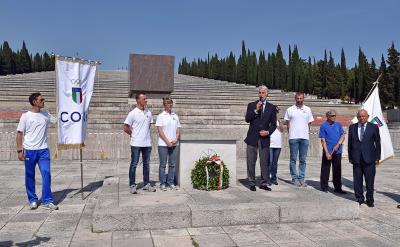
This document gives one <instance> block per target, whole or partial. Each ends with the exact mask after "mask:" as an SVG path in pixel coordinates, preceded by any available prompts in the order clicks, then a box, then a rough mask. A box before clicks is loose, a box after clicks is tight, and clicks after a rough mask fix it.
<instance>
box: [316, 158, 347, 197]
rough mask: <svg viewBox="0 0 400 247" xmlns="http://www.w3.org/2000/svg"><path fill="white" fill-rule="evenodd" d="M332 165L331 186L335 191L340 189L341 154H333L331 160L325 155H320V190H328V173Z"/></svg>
mask: <svg viewBox="0 0 400 247" xmlns="http://www.w3.org/2000/svg"><path fill="white" fill-rule="evenodd" d="M331 164H332V177H333V186H334V187H335V190H341V189H342V154H333V155H332V159H331V160H328V159H327V158H326V155H325V154H323V155H322V162H321V177H320V183H321V190H328V188H329V185H328V181H329V173H330V171H331Z"/></svg>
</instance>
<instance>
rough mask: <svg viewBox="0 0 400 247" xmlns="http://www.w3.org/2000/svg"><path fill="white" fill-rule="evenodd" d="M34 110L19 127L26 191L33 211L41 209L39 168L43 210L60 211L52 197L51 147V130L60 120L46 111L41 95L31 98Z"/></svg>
mask: <svg viewBox="0 0 400 247" xmlns="http://www.w3.org/2000/svg"><path fill="white" fill-rule="evenodd" d="M29 103H30V104H31V105H32V109H31V110H30V111H27V112H25V113H23V114H22V116H21V119H20V121H19V124H18V127H17V138H16V141H17V153H18V159H19V160H21V161H25V188H26V193H27V195H28V200H29V207H30V208H31V209H37V208H38V197H37V195H36V192H35V167H36V164H38V165H39V170H40V174H41V175H42V206H43V207H44V208H46V209H50V210H58V206H56V205H54V203H53V196H52V194H51V175H50V152H49V148H48V144H47V128H48V125H49V123H56V121H57V120H56V119H55V118H54V117H53V116H52V115H51V114H49V113H48V112H47V111H45V110H42V108H44V98H43V97H42V95H41V94H40V93H33V94H31V96H29Z"/></svg>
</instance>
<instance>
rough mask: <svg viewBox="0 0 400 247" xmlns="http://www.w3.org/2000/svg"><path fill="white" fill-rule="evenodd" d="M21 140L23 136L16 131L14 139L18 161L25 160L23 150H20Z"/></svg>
mask: <svg viewBox="0 0 400 247" xmlns="http://www.w3.org/2000/svg"><path fill="white" fill-rule="evenodd" d="M23 138H24V134H23V133H22V132H21V131H17V137H16V142H17V153H18V159H19V160H21V161H23V160H25V157H24V152H23V148H22V140H23Z"/></svg>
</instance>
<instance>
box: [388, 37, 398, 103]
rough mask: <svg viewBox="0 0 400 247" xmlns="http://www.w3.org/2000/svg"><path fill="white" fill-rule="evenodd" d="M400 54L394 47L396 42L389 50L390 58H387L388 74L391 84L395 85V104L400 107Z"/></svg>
mask: <svg viewBox="0 0 400 247" xmlns="http://www.w3.org/2000/svg"><path fill="white" fill-rule="evenodd" d="M399 55H400V53H399V52H398V51H397V50H396V48H395V47H394V42H392V45H391V46H390V48H389V49H388V58H387V64H388V68H387V70H388V74H389V80H390V83H392V84H393V98H394V103H395V104H396V105H397V106H399V105H400V96H399V94H400V62H399V60H400V58H399Z"/></svg>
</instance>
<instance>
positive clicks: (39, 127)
mask: <svg viewBox="0 0 400 247" xmlns="http://www.w3.org/2000/svg"><path fill="white" fill-rule="evenodd" d="M56 122H57V119H56V118H55V117H54V116H52V115H51V114H50V113H48V112H47V111H45V110H41V111H40V112H31V111H28V112H25V113H23V114H22V116H21V118H20V120H19V123H18V127H17V131H20V132H22V133H23V134H24V142H23V146H24V149H26V150H40V149H46V148H48V147H49V146H48V143H47V129H48V125H49V124H50V123H52V124H54V123H56Z"/></svg>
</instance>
